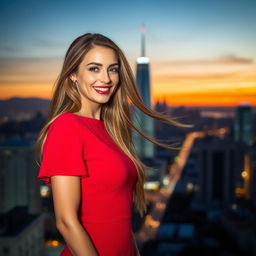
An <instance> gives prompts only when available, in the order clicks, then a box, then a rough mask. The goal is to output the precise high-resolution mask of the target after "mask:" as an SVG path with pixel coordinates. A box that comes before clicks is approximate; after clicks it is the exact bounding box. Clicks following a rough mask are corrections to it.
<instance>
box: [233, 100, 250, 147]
mask: <svg viewBox="0 0 256 256" xmlns="http://www.w3.org/2000/svg"><path fill="white" fill-rule="evenodd" d="M234 136H235V141H240V142H244V143H245V144H247V145H248V146H251V145H252V144H253V113H252V108H251V106H250V105H248V104H245V103H244V104H241V105H240V106H239V107H238V108H237V111H236V117H235V126H234Z"/></svg>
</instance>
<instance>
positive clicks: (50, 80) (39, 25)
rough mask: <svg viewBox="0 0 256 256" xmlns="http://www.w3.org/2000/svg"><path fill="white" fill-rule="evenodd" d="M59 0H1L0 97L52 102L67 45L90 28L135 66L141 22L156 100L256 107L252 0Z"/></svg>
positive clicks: (255, 22) (176, 103)
mask: <svg viewBox="0 0 256 256" xmlns="http://www.w3.org/2000/svg"><path fill="white" fill-rule="evenodd" d="M61 3H62V5H61V6H60V4H59V3H58V1H56V2H54V3H50V2H49V1H45V2H44V3H36V2H33V1H25V2H24V1H23V2H22V1H5V2H4V3H3V4H2V7H1V13H2V15H1V18H0V19H1V25H0V26H1V29H2V40H1V43H0V67H1V69H0V77H1V78H0V88H1V94H0V99H7V98H10V97H41V98H48V99H49V98H50V97H51V92H52V88H53V84H54V81H55V80H56V78H57V76H58V72H59V71H60V69H61V65H62V61H63V57H64V54H65V52H66V50H67V48H68V46H69V44H70V43H71V42H72V41H73V40H74V39H75V38H76V37H77V36H79V35H81V34H84V33H87V32H97V33H102V34H104V35H106V36H109V37H110V38H111V39H113V40H114V41H115V42H116V43H117V44H118V45H119V46H120V48H121V49H122V50H123V51H124V53H125V55H126V56H127V58H128V61H129V63H130V65H131V67H132V69H133V70H134V71H135V67H136V58H137V57H138V56H139V55H140V27H141V25H142V23H144V24H145V26H146V28H147V31H146V44H147V48H146V56H148V57H149V58H150V65H151V66H150V68H151V81H152V91H151V94H152V102H153V103H154V104H155V103H156V101H157V100H160V101H161V100H164V99H165V100H166V101H167V103H168V104H169V105H187V106H193V105H205V106H206V105H211V106H225V105H239V104H240V103H241V102H248V103H250V104H251V105H256V100H255V98H256V97H255V96H256V75H255V71H256V64H255V59H256V53H255V50H254V44H253V42H255V40H256V36H255V33H254V32H253V31H254V30H255V27H256V17H255V15H254V13H253V10H255V7H256V3H255V2H254V1H247V2H246V3H244V1H238V0H235V1H230V0H228V1H225V3H223V1H215V2H214V3H212V2H211V1H200V0H197V1H193V3H192V2H191V1H185V2H183V3H180V2H179V1H161V2H159V3H156V2H153V1H147V2H145V1H140V2H134V1H131V3H129V4H128V3H120V2H115V1H108V2H99V4H98V5H97V7H96V6H95V5H94V3H93V2H86V1H85V2H82V1H77V2H76V3H74V4H71V3H69V2H67V1H62V2H61ZM231 4H232V5H231ZM88 10H89V11H88ZM131 14H133V17H132V18H131ZM103 21H104V22H103ZM134 73H135V72H134Z"/></svg>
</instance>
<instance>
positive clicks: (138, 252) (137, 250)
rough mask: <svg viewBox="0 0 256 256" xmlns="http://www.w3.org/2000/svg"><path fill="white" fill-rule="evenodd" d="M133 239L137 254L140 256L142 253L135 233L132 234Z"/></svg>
mask: <svg viewBox="0 0 256 256" xmlns="http://www.w3.org/2000/svg"><path fill="white" fill-rule="evenodd" d="M132 237H133V243H134V245H135V248H136V253H137V256H140V251H139V249H138V247H137V244H136V239H135V236H134V233H133V232H132Z"/></svg>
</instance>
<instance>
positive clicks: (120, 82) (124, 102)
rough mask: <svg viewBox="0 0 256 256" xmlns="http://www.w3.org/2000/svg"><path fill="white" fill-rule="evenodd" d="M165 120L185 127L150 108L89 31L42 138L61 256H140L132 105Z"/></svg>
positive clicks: (61, 80)
mask: <svg viewBox="0 0 256 256" xmlns="http://www.w3.org/2000/svg"><path fill="white" fill-rule="evenodd" d="M131 103H132V104H134V105H135V106H136V107H137V108H139V109H140V110H141V111H143V112H144V113H145V114H147V115H149V116H151V117H153V118H156V119H158V120H161V121H164V122H167V123H170V124H173V125H177V126H183V127H184V126H186V125H183V124H180V123H178V122H175V121H173V120H170V119H169V118H168V116H165V115H163V114H160V113H156V112H154V111H153V110H151V109H149V108H147V107H146V106H145V105H144V103H143V101H142V99H141V97H140V96H139V94H138V91H137V88H136V85H135V81H134V76H133V74H132V71H131V68H130V66H129V64H128V62H127V60H126V57H125V56H124V54H123V52H122V51H121V50H120V48H119V47H118V46H117V45H116V44H115V43H114V42H113V41H112V40H110V39H109V38H107V37H105V36H103V35H101V34H91V33H87V34H85V35H82V36H80V37H78V38H77V39H75V40H74V42H73V43H72V44H71V46H70V47H69V49H68V51H67V53H66V56H65V59H64V64H63V68H62V70H61V73H60V75H59V77H58V80H57V82H56V87H55V91H54V94H53V99H52V102H51V108H50V113H49V119H48V122H47V124H46V125H45V127H44V128H43V129H42V131H41V132H40V134H39V137H38V140H37V147H38V148H39V155H40V158H41V156H42V159H41V167H40V171H39V174H38V178H39V179H41V180H43V181H45V182H46V183H47V184H48V185H51V186H52V195H53V202H54V211H55V216H56V226H57V228H58V230H59V231H60V233H61V234H62V236H63V237H64V239H65V241H66V244H67V246H66V247H65V248H64V250H63V251H62V253H61V255H77V256H84V255H85V256H87V255H88V256H89V255H90V256H93V255H102V256H126V255H127V256H132V255H139V251H138V249H137V247H136V243H135V240H134V239H133V234H132V229H131V217H132V202H133V201H134V202H135V205H136V206H137V209H138V211H139V212H140V214H141V215H143V213H144V212H145V210H146V204H145V198H144V190H143V183H144V179H145V176H144V169H145V168H146V167H147V166H145V165H144V164H143V163H142V162H141V161H140V160H139V158H138V156H137V155H136V153H135V150H134V146H133V143H132V134H131V132H132V129H134V130H135V131H137V132H138V133H139V134H141V135H142V136H144V137H145V138H146V139H148V140H149V141H151V142H152V143H155V144H156V145H158V146H161V147H165V148H168V149H173V147H171V146H169V145H165V144H162V143H160V142H158V141H157V140H155V139H153V138H149V137H147V136H146V135H145V134H144V133H143V132H142V131H140V130H139V129H138V128H137V127H136V126H134V125H133V123H132V121H131V115H130V107H129V105H130V104H131Z"/></svg>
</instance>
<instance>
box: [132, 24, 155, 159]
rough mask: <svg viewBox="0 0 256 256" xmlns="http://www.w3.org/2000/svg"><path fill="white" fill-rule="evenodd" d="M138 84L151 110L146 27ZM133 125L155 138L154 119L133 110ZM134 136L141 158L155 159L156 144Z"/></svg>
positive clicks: (142, 42)
mask: <svg viewBox="0 0 256 256" xmlns="http://www.w3.org/2000/svg"><path fill="white" fill-rule="evenodd" d="M136 83H137V87H138V89H139V93H140V95H141V97H142V99H143V101H144V103H145V104H146V105H147V107H149V108H151V93H150V70H149V58H148V57H146V53H145V28H144V27H142V29H141V56H140V57H138V58H137V70H136ZM133 123H134V124H135V125H136V126H137V127H138V128H139V129H141V130H142V131H143V132H144V133H145V134H146V135H148V136H149V137H154V122H153V119H152V118H151V117H149V116H147V115H145V114H144V113H143V112H142V111H140V110H139V109H137V108H134V109H133ZM133 136H134V137H133V138H134V144H135V148H136V151H137V153H138V155H139V157H141V158H153V157H154V144H152V143H151V142H149V141H148V140H146V139H144V138H143V137H142V136H140V135H139V134H137V133H136V132H134V134H133Z"/></svg>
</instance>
